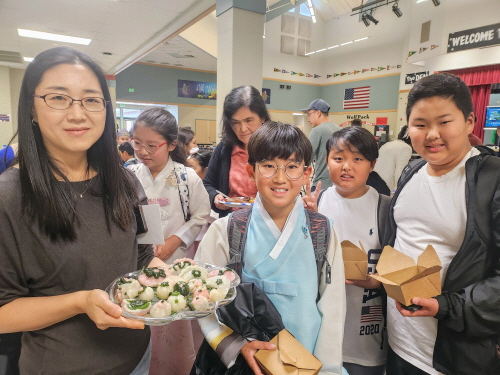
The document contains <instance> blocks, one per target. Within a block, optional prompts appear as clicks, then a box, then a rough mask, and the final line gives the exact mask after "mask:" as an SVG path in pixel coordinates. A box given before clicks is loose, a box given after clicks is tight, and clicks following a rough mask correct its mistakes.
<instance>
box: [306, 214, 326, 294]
mask: <svg viewBox="0 0 500 375" xmlns="http://www.w3.org/2000/svg"><path fill="white" fill-rule="evenodd" d="M306 220H307V226H308V228H309V233H310V234H311V240H312V244H313V248H314V256H315V258H316V268H317V271H318V285H319V283H320V282H321V279H320V277H321V271H322V270H323V265H324V264H325V262H326V275H325V282H326V283H327V284H331V283H332V267H331V266H330V263H328V259H327V258H326V252H327V250H328V245H329V244H330V235H331V228H330V221H329V220H328V219H327V218H326V216H324V215H322V214H320V213H318V212H314V211H312V210H309V209H307V210H306Z"/></svg>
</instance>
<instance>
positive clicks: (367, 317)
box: [361, 305, 383, 323]
mask: <svg viewBox="0 0 500 375" xmlns="http://www.w3.org/2000/svg"><path fill="white" fill-rule="evenodd" d="M382 318H383V315H382V305H375V306H363V307H362V308H361V323H369V322H380V321H382Z"/></svg>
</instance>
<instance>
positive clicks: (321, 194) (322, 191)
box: [316, 189, 326, 207]
mask: <svg viewBox="0 0 500 375" xmlns="http://www.w3.org/2000/svg"><path fill="white" fill-rule="evenodd" d="M325 191H326V189H325V190H321V191H320V192H319V195H318V201H317V202H316V207H319V202H320V200H321V197H322V196H323V193H324V192H325Z"/></svg>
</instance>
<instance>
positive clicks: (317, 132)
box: [302, 99, 340, 190]
mask: <svg viewBox="0 0 500 375" xmlns="http://www.w3.org/2000/svg"><path fill="white" fill-rule="evenodd" d="M329 110H330V105H329V104H328V103H327V102H325V101H324V100H323V99H316V100H313V101H312V103H311V104H309V107H307V108H305V109H303V110H302V112H304V113H305V114H306V115H307V121H309V123H310V124H311V126H312V130H311V133H310V134H309V140H310V141H311V144H312V146H313V159H314V160H315V165H314V178H313V189H315V188H316V185H317V184H318V182H319V181H321V183H322V185H321V189H327V188H329V187H330V186H332V181H331V180H330V174H329V173H328V168H327V167H326V157H327V156H328V155H327V153H326V142H327V141H328V138H330V136H331V135H332V134H333V133H334V132H336V131H338V130H340V128H339V127H338V126H337V125H335V124H334V123H333V122H331V121H330V119H329V118H328V111H329ZM313 189H311V190H313Z"/></svg>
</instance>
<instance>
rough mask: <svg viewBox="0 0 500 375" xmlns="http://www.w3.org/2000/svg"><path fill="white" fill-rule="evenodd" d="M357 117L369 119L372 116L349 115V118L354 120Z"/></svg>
mask: <svg viewBox="0 0 500 375" xmlns="http://www.w3.org/2000/svg"><path fill="white" fill-rule="evenodd" d="M355 118H359V119H360V120H368V119H369V118H370V115H369V114H366V115H347V119H348V120H354V119H355Z"/></svg>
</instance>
